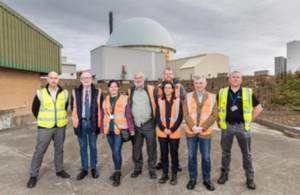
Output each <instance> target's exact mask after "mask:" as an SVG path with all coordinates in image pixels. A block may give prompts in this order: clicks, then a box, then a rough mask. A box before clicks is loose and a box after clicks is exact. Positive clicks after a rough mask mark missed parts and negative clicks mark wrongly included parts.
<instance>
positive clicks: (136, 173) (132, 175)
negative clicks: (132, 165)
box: [130, 170, 142, 178]
mask: <svg viewBox="0 0 300 195" xmlns="http://www.w3.org/2000/svg"><path fill="white" fill-rule="evenodd" d="M141 173H142V170H134V172H133V173H131V175H130V176H131V177H132V178H136V177H137V176H139V174H141Z"/></svg>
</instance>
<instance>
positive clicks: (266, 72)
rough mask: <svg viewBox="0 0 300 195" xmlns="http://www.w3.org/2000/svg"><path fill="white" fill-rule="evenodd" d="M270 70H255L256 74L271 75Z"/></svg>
mask: <svg viewBox="0 0 300 195" xmlns="http://www.w3.org/2000/svg"><path fill="white" fill-rule="evenodd" d="M269 75H270V71H269V70H259V71H255V72H254V76H269Z"/></svg>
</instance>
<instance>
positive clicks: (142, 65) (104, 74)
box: [91, 45, 166, 81]
mask: <svg viewBox="0 0 300 195" xmlns="http://www.w3.org/2000/svg"><path fill="white" fill-rule="evenodd" d="M165 68H166V63H165V54H164V53H163V52H155V51H147V50H137V49H129V48H122V47H111V46H104V45H103V46H101V47H98V48H96V49H93V50H92V51H91V74H92V75H93V76H95V78H96V79H97V80H98V81H99V80H110V79H116V80H133V79H134V74H135V73H136V72H138V71H141V72H143V73H144V74H145V78H146V79H148V80H150V81H152V80H157V79H161V78H163V70H164V69H165ZM122 74H123V76H122Z"/></svg>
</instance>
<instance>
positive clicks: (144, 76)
mask: <svg viewBox="0 0 300 195" xmlns="http://www.w3.org/2000/svg"><path fill="white" fill-rule="evenodd" d="M138 73H140V74H142V75H143V79H144V80H145V74H144V73H142V72H137V73H135V74H134V77H135V75H137V74H138Z"/></svg>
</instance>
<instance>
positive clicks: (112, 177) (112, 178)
mask: <svg viewBox="0 0 300 195" xmlns="http://www.w3.org/2000/svg"><path fill="white" fill-rule="evenodd" d="M116 172H118V171H115V172H114V173H113V174H112V175H111V176H110V177H109V179H110V180H112V181H114V180H115V176H116ZM120 176H122V173H121V171H120Z"/></svg>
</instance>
